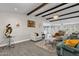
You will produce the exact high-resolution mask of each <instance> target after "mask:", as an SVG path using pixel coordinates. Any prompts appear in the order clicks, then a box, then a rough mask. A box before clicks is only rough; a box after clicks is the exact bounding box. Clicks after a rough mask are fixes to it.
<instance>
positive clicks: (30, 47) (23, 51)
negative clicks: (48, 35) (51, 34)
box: [0, 41, 56, 56]
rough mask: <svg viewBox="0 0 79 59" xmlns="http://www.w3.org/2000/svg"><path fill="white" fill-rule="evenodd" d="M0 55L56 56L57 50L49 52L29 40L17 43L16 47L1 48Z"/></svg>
mask: <svg viewBox="0 0 79 59" xmlns="http://www.w3.org/2000/svg"><path fill="white" fill-rule="evenodd" d="M52 51H53V50H52ZM0 56H56V52H53V53H52V52H49V51H47V50H45V49H43V48H40V47H38V46H36V45H35V44H34V42H31V41H27V42H22V43H19V44H16V45H15V47H14V48H8V47H4V49H3V48H0Z"/></svg>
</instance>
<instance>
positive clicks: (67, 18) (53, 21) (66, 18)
mask: <svg viewBox="0 0 79 59" xmlns="http://www.w3.org/2000/svg"><path fill="white" fill-rule="evenodd" d="M78 17H79V16H73V17H68V18H62V19H57V20H51V21H50V22H55V21H60V20H66V19H71V18H78Z"/></svg>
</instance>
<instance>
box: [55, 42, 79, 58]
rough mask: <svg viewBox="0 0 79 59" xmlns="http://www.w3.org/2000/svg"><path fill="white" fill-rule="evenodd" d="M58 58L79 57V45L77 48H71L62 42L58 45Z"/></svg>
mask: <svg viewBox="0 0 79 59" xmlns="http://www.w3.org/2000/svg"><path fill="white" fill-rule="evenodd" d="M56 50H57V55H58V56H79V45H77V46H76V47H75V48H73V47H69V46H67V45H65V44H64V43H63V41H62V42H60V43H58V44H57V45H56Z"/></svg>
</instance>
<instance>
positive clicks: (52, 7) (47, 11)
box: [35, 3, 67, 16]
mask: <svg viewBox="0 0 79 59" xmlns="http://www.w3.org/2000/svg"><path fill="white" fill-rule="evenodd" d="M65 4H67V3H61V4H59V5H57V6H55V7H52V8H50V9H48V10H46V11H43V12H41V13H38V14H37V15H35V16H39V15H42V14H44V13H46V12H48V11H51V10H54V9H56V8H58V7H61V6H63V5H65Z"/></svg>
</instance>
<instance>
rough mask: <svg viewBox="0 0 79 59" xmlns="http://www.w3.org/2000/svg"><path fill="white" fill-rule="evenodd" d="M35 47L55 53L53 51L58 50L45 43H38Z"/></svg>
mask: <svg viewBox="0 0 79 59" xmlns="http://www.w3.org/2000/svg"><path fill="white" fill-rule="evenodd" d="M35 45H37V46H38V47H41V48H43V49H45V50H47V51H49V52H53V50H56V49H55V47H52V45H51V44H45V41H40V42H36V43H35Z"/></svg>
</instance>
